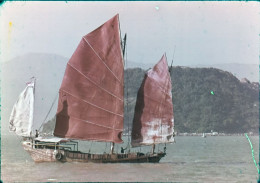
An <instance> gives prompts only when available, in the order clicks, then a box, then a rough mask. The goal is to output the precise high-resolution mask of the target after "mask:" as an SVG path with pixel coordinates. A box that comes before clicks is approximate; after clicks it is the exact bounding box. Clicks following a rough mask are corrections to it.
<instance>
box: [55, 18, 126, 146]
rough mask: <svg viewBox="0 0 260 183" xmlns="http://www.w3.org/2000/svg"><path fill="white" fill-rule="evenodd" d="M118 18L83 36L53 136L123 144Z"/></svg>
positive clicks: (61, 96) (68, 74)
mask: <svg viewBox="0 0 260 183" xmlns="http://www.w3.org/2000/svg"><path fill="white" fill-rule="evenodd" d="M120 39H121V38H120V29H119V16H118V15H116V16H115V17H113V18H112V19H110V20H108V21H107V22H106V23H105V24H103V25H102V26H100V27H99V28H97V29H96V30H94V31H93V32H91V33H89V34H87V35H86V36H83V38H82V39H81V41H80V43H79V45H78V47H77V49H76V51H75V52H74V54H73V55H72V57H71V59H70V60H69V62H68V64H67V67H66V71H65V75H64V78H63V81H62V84H61V87H60V91H59V101H58V109H57V114H56V126H55V131H54V135H55V136H57V137H66V138H71V139H82V140H95V141H107V142H115V143H120V142H122V139H121V135H122V131H123V119H124V118H123V113H124V111H123V110H124V99H123V93H124V91H123V83H124V81H123V79H124V66H123V57H122V50H121V46H120Z"/></svg>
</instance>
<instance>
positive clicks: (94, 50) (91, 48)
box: [10, 15, 174, 163]
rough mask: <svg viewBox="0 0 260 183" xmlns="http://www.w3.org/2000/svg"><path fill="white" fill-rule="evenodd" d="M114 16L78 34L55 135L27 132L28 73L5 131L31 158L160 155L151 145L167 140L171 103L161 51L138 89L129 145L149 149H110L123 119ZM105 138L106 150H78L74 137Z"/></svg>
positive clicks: (109, 159)
mask: <svg viewBox="0 0 260 183" xmlns="http://www.w3.org/2000/svg"><path fill="white" fill-rule="evenodd" d="M121 43H122V41H121V36H120V27H119V16H118V15H116V16H114V17H113V18H112V19H110V20H108V21H107V22H106V23H105V24H103V25H102V26H100V27H99V28H97V29H96V30H94V31H92V32H91V33H89V34H87V35H86V36H83V38H82V40H81V41H80V43H79V45H78V47H77V49H76V51H75V52H74V54H73V55H72V57H71V58H70V60H69V62H68V64H67V67H66V71H65V74H64V77H63V81H62V84H61V87H60V91H59V100H58V109H57V113H56V126H55V129H54V136H55V137H48V138H44V137H38V134H36V136H33V135H32V126H33V109H34V95H35V92H34V87H35V79H34V78H33V79H32V81H31V82H30V83H28V84H27V86H26V89H25V90H24V91H23V92H22V93H21V95H20V97H19V99H18V101H17V103H16V104H15V106H14V108H13V111H12V114H11V118H10V130H11V131H14V132H15V133H16V134H17V135H20V136H22V137H23V138H24V141H23V143H22V144H23V147H24V149H25V150H26V151H27V152H29V153H30V155H31V156H32V159H33V160H34V161H35V162H43V161H51V162H52V161H61V162H69V161H80V162H95V163H119V162H120V163H126V162H130V163H136V162H159V161H160V159H161V158H162V157H164V156H165V155H166V149H164V152H157V153H156V152H155V151H154V149H155V144H159V143H165V144H166V143H172V142H173V141H174V138H173V136H174V135H173V134H174V129H173V123H174V120H173V105H172V94H171V78H170V74H169V72H168V65H167V61H166V56H165V55H164V56H163V57H162V58H161V60H160V61H159V62H158V63H157V64H156V65H155V66H154V67H153V68H152V69H151V70H149V71H148V72H147V73H146V75H145V77H144V80H143V83H142V85H141V87H140V89H139V91H138V96H137V103H136V107H135V117H134V121H133V128H132V129H133V130H132V134H131V135H132V141H131V142H132V146H133V147H137V146H142V145H152V150H151V153H146V154H144V153H142V152H130V149H129V150H128V153H124V149H123V150H122V152H121V153H115V152H114V144H115V143H122V142H123V140H122V132H123V126H124V125H123V123H124V59H123V51H122V49H123V50H124V48H122V45H121ZM74 140H88V141H99V142H110V143H111V151H110V153H101V154H93V153H85V152H81V151H78V149H79V148H78V142H77V141H74Z"/></svg>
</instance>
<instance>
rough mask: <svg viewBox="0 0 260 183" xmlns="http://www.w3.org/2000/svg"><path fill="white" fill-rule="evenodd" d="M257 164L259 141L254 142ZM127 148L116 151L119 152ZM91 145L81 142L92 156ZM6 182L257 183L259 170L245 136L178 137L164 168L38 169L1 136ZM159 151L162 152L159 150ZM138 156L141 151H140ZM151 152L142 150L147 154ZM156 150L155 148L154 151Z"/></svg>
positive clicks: (96, 146)
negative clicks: (135, 182) (137, 182)
mask: <svg viewBox="0 0 260 183" xmlns="http://www.w3.org/2000/svg"><path fill="white" fill-rule="evenodd" d="M250 140H251V142H252V144H253V147H254V154H255V158H256V162H258V153H259V148H258V145H259V141H258V137H256V136H253V137H252V136H250ZM126 145H127V144H123V145H122V144H121V145H119V146H116V148H115V149H116V150H118V151H119V150H120V147H121V146H123V147H125V146H126ZM90 146H91V143H89V142H88V143H86V142H81V143H80V147H81V149H80V150H85V151H87V152H88V151H89V148H90ZM1 148H2V155H1V159H2V169H1V179H2V180H3V182H65V181H66V182H68V181H70V182H92V181H95V182H107V181H109V182H125V181H127V182H131V181H132V182H133V181H139V182H142V181H146V182H241V183H242V182H243V183H244V182H256V181H257V178H258V173H257V169H256V167H255V165H254V163H253V160H252V154H251V148H250V145H249V143H248V141H247V139H246V137H245V136H219V137H218V136H215V137H210V136H208V137H207V138H202V137H195V136H192V137H188V136H182V137H179V136H178V137H176V143H175V144H172V145H168V146H167V156H166V157H165V158H163V159H162V160H161V161H160V163H158V164H152V163H140V164H95V163H76V162H74V163H59V162H57V163H47V162H46V163H34V162H33V161H32V159H31V157H30V156H29V154H27V153H26V152H25V151H24V150H23V148H22V146H21V144H20V141H19V138H18V137H16V136H15V135H11V136H10V135H4V136H2V146H1ZM159 148H160V149H161V150H162V149H163V146H162V145H161V146H160V147H159ZM134 150H136V151H137V150H139V148H136V149H134ZM149 150H150V148H142V151H145V152H146V151H149ZM156 150H157V148H156ZM95 151H99V152H104V151H106V152H108V151H109V143H108V144H107V148H106V147H105V143H103V144H100V143H93V144H92V148H91V152H95Z"/></svg>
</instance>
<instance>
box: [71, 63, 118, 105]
mask: <svg viewBox="0 0 260 183" xmlns="http://www.w3.org/2000/svg"><path fill="white" fill-rule="evenodd" d="M68 65H69V66H71V67H72V68H73V69H75V70H76V71H77V72H79V73H80V74H81V75H82V76H84V77H85V78H86V79H87V80H89V81H90V82H92V83H93V84H94V85H96V86H97V87H99V88H100V89H102V90H103V91H105V92H107V93H108V94H110V95H111V96H113V97H115V98H117V99H119V100H121V101H123V99H121V98H119V97H118V96H116V95H114V94H113V93H111V92H109V91H108V90H106V89H105V88H103V87H101V86H99V85H98V84H97V83H96V82H95V81H93V80H91V79H90V78H89V77H87V76H86V75H84V74H83V73H82V72H80V71H79V70H78V69H77V68H75V67H74V66H72V65H71V64H70V63H68Z"/></svg>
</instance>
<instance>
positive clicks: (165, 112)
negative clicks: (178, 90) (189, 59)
mask: <svg viewBox="0 0 260 183" xmlns="http://www.w3.org/2000/svg"><path fill="white" fill-rule="evenodd" d="M171 88H172V86H171V77H170V74H169V71H168V64H167V61H166V56H165V55H163V57H162V58H161V60H160V61H159V62H158V63H157V64H156V65H155V66H154V67H153V68H152V69H150V70H149V71H148V72H147V73H146V74H145V77H144V80H143V82H142V85H141V87H140V89H139V91H138V95H137V100H136V106H135V115H134V120H133V128H132V146H140V145H151V144H158V143H169V142H173V141H174V139H173V132H174V130H173V125H174V118H173V104H172V93H171Z"/></svg>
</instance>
